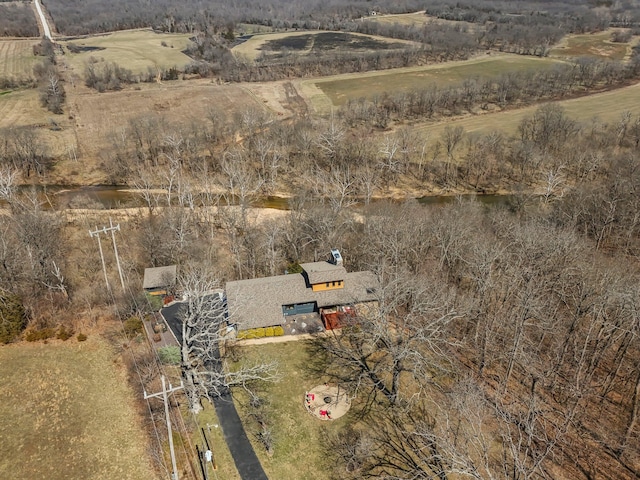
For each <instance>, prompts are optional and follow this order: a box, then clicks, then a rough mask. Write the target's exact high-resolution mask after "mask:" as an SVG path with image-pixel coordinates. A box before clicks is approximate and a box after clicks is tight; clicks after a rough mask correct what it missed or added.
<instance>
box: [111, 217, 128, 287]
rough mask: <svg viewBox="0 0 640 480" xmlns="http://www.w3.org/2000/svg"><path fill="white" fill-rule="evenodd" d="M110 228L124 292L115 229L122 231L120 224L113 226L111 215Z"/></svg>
mask: <svg viewBox="0 0 640 480" xmlns="http://www.w3.org/2000/svg"><path fill="white" fill-rule="evenodd" d="M109 226H110V228H109V230H111V238H112V240H113V251H114V252H115V254H116V265H118V274H119V275H120V284H121V285H122V291H123V292H124V278H123V277H122V268H120V257H119V256H118V246H117V245H116V233H115V231H116V230H118V231H120V224H118V225H116V226H115V227H114V226H113V222H112V221H111V217H109Z"/></svg>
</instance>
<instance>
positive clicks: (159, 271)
mask: <svg viewBox="0 0 640 480" xmlns="http://www.w3.org/2000/svg"><path fill="white" fill-rule="evenodd" d="M176 275H177V267H176V266H175V265H169V266H166V267H154V268H145V269H144V279H143V280H142V288H143V289H144V290H145V291H146V292H147V293H149V294H150V295H166V293H167V290H168V289H169V288H171V287H173V286H174V285H175V284H176Z"/></svg>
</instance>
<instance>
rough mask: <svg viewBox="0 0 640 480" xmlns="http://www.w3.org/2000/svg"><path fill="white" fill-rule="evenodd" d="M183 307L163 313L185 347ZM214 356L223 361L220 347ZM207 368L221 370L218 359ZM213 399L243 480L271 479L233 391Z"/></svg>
mask: <svg viewBox="0 0 640 480" xmlns="http://www.w3.org/2000/svg"><path fill="white" fill-rule="evenodd" d="M183 307H184V304H183V303H179V302H177V303H174V304H172V305H169V306H168V307H164V308H163V309H162V310H161V314H162V316H163V317H164V319H165V320H166V321H167V323H168V324H169V328H170V329H171V331H172V332H173V333H174V335H175V337H176V339H177V340H178V343H180V344H182V321H181V320H180V310H181V308H183ZM214 357H216V358H220V351H219V349H218V345H217V344H216V352H215V353H214ZM205 368H210V369H219V368H221V367H220V362H219V361H216V360H215V359H214V360H211V361H209V362H207V363H206V364H205ZM211 398H212V399H213V406H214V408H215V410H216V415H217V416H218V422H219V423H220V426H221V427H222V434H223V435H224V439H225V442H226V443H227V447H228V448H229V451H230V452H231V456H232V457H233V462H234V463H235V464H236V469H237V470H238V473H239V474H240V478H242V480H268V477H267V475H266V473H264V469H263V468H262V465H261V464H260V460H259V459H258V456H257V455H256V452H255V451H254V450H253V446H252V445H251V442H250V441H249V438H248V437H247V433H246V432H245V430H244V426H243V425H242V421H241V420H240V416H239V415H238V412H237V410H236V406H235V404H234V403H233V397H232V395H231V392H230V390H229V389H228V388H225V389H224V391H223V392H222V393H221V394H220V395H217V394H216V393H215V392H211Z"/></svg>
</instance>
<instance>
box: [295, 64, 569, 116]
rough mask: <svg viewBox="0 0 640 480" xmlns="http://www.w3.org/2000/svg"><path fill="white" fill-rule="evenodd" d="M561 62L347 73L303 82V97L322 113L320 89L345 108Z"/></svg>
mask: <svg viewBox="0 0 640 480" xmlns="http://www.w3.org/2000/svg"><path fill="white" fill-rule="evenodd" d="M557 63H558V60H555V59H549V58H537V57H530V56H523V55H495V56H483V57H478V58H475V59H472V60H466V61H460V62H447V63H442V64H437V65H428V66H424V67H409V68H399V69H393V70H382V71H374V72H366V73H362V74H346V75H337V76H333V77H327V78H323V79H315V80H303V81H302V82H300V84H301V89H300V90H301V94H302V95H303V96H304V95H305V94H306V95H307V96H310V97H311V102H312V104H313V105H314V107H315V108H316V109H317V110H318V111H319V113H326V112H324V110H325V109H326V106H327V101H326V100H324V99H322V98H321V97H320V96H318V92H317V90H320V91H321V92H322V94H323V95H324V96H325V97H326V98H328V100H329V101H330V104H331V105H333V106H339V105H344V104H345V103H346V102H347V101H348V100H350V99H351V100H353V99H358V98H361V97H365V98H373V97H375V96H376V95H381V94H382V93H384V92H394V93H396V92H398V93H399V92H410V91H413V90H417V89H421V88H428V87H430V86H432V85H435V86H439V87H441V86H446V85H451V84H457V83H461V82H462V81H463V80H464V79H465V78H470V77H478V78H490V77H496V76H499V75H501V74H503V73H506V72H514V71H518V72H520V71H526V70H537V69H540V68H552V67H553V66H554V65H556V64H557Z"/></svg>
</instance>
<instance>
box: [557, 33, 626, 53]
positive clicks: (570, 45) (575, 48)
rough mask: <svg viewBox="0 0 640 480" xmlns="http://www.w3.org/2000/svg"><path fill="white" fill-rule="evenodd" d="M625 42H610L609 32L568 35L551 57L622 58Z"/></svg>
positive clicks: (624, 51)
mask: <svg viewBox="0 0 640 480" xmlns="http://www.w3.org/2000/svg"><path fill="white" fill-rule="evenodd" d="M627 47H628V44H627V43H613V42H611V32H610V31H605V32H599V33H589V34H584V35H569V36H567V37H566V38H565V39H564V40H563V41H562V42H561V43H560V45H558V46H557V47H556V48H554V49H552V50H551V52H550V55H551V56H552V57H585V56H587V57H598V58H608V59H611V60H622V59H624V57H625V55H626V54H627Z"/></svg>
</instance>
